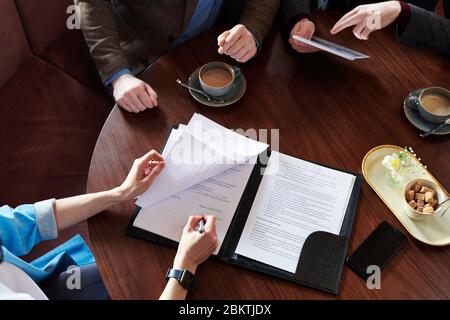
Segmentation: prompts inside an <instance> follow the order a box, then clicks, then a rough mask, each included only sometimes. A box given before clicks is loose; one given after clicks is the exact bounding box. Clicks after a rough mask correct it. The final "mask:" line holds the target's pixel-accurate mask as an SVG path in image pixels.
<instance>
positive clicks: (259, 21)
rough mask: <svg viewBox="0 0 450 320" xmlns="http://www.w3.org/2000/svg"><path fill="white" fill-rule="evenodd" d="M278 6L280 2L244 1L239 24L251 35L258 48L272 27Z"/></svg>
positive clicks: (275, 0) (272, 0)
mask: <svg viewBox="0 0 450 320" xmlns="http://www.w3.org/2000/svg"><path fill="white" fill-rule="evenodd" d="M279 6H280V0H247V1H245V6H244V9H243V12H242V15H241V19H240V23H241V24H243V25H245V26H246V27H247V29H249V30H250V31H251V32H252V33H253V35H254V36H255V37H256V39H257V40H258V43H259V45H260V46H261V44H262V43H263V41H264V38H265V37H266V35H267V33H268V32H269V29H270V27H271V26H272V23H273V21H274V19H275V16H276V15H277V12H278V8H279Z"/></svg>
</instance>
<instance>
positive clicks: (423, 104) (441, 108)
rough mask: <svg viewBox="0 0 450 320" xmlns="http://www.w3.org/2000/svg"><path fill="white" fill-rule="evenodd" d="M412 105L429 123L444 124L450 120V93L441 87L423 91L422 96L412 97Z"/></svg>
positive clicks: (410, 98) (410, 99)
mask: <svg viewBox="0 0 450 320" xmlns="http://www.w3.org/2000/svg"><path fill="white" fill-rule="evenodd" d="M409 101H410V103H411V105H412V106H413V107H414V108H415V109H417V110H418V111H419V114H420V116H421V117H422V118H423V119H425V120H426V121H428V122H432V123H438V124H440V123H444V122H445V120H447V119H448V118H450V91H448V90H447V89H444V88H440V87H431V88H426V89H423V90H422V92H420V95H419V96H418V97H417V96H410V97H409Z"/></svg>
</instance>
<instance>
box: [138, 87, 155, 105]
mask: <svg viewBox="0 0 450 320" xmlns="http://www.w3.org/2000/svg"><path fill="white" fill-rule="evenodd" d="M138 99H139V101H140V102H141V103H142V105H143V106H144V107H145V108H149V109H151V108H153V106H154V104H153V101H152V99H151V97H150V95H149V94H148V93H147V91H145V90H144V91H143V92H140V93H139V94H138Z"/></svg>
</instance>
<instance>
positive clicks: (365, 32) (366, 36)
mask: <svg viewBox="0 0 450 320" xmlns="http://www.w3.org/2000/svg"><path fill="white" fill-rule="evenodd" d="M372 31H373V30H371V29H370V28H364V29H363V31H362V32H361V38H362V39H363V40H369V35H370V34H371V33H372Z"/></svg>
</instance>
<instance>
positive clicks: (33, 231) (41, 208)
mask: <svg viewBox="0 0 450 320" xmlns="http://www.w3.org/2000/svg"><path fill="white" fill-rule="evenodd" d="M54 202H55V199H50V200H46V201H41V202H37V203H35V204H34V205H21V206H18V207H17V208H11V207H9V206H2V207H0V237H1V239H2V243H3V246H4V247H5V248H7V249H8V250H9V251H10V252H12V253H13V254H15V255H17V256H22V255H25V254H27V253H29V252H30V251H31V249H32V248H33V247H34V246H35V245H36V244H38V243H39V242H41V241H43V240H49V239H56V238H57V237H58V228H57V225H56V220H55V214H54V210H53V207H54Z"/></svg>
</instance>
